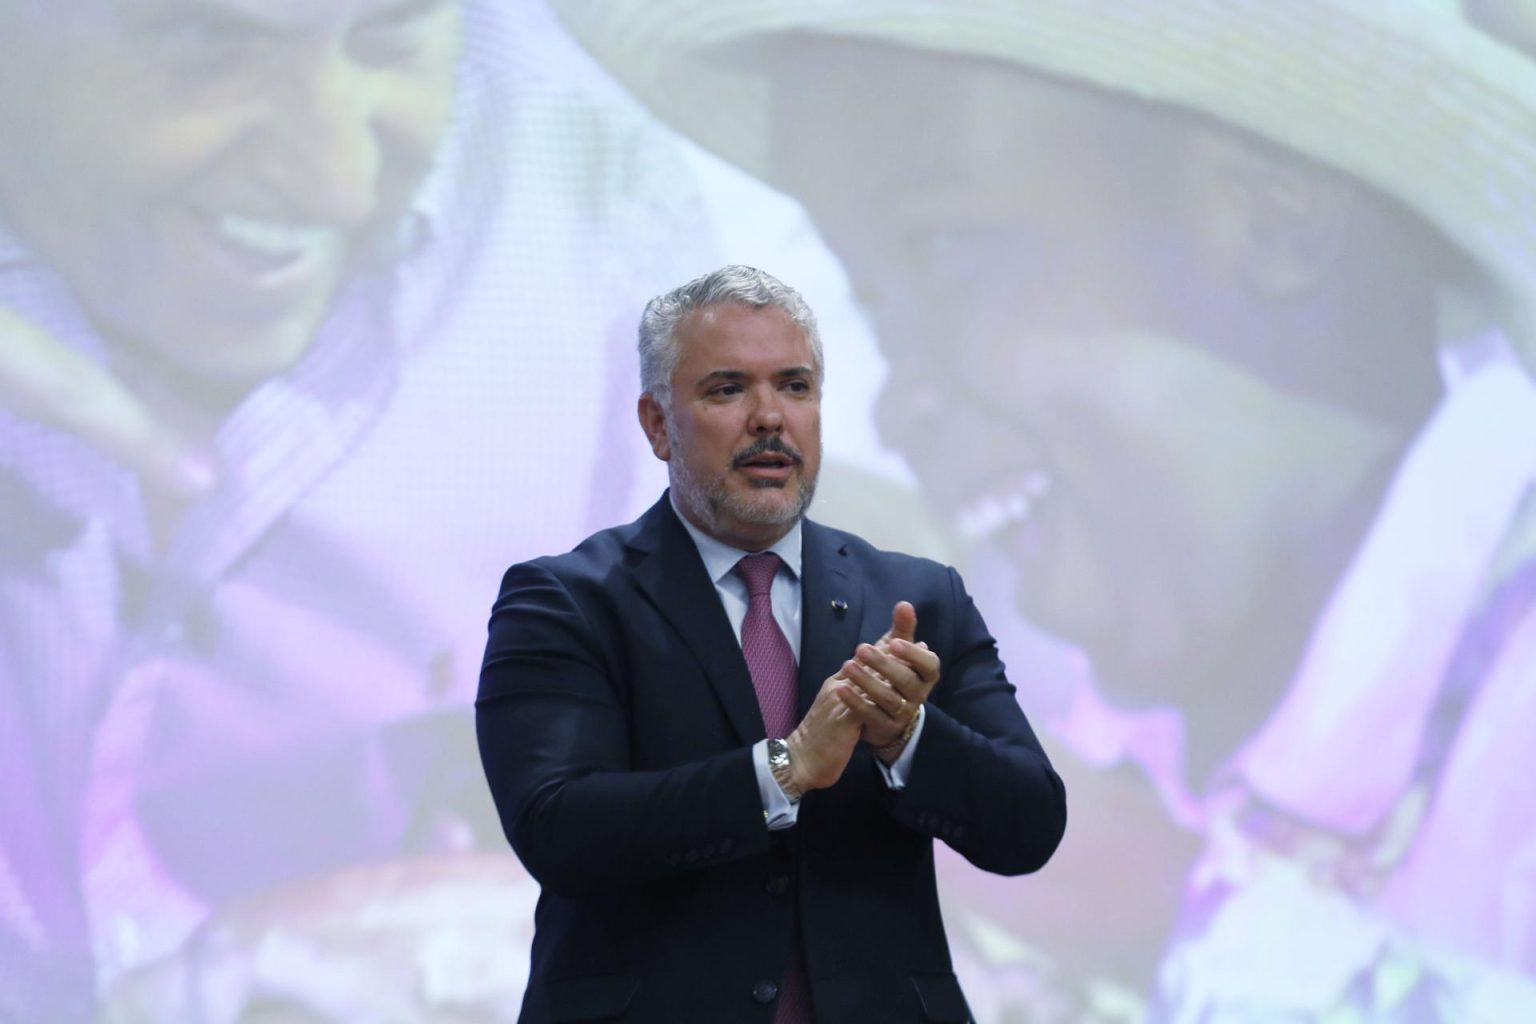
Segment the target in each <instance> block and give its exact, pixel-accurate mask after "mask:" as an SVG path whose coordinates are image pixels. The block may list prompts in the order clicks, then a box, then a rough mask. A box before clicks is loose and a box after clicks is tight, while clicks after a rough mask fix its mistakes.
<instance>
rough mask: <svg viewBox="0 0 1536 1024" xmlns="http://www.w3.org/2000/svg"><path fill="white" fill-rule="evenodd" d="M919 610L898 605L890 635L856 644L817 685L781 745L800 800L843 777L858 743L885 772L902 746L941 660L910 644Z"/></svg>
mask: <svg viewBox="0 0 1536 1024" xmlns="http://www.w3.org/2000/svg"><path fill="white" fill-rule="evenodd" d="M916 635H917V610H916V609H915V608H913V607H912V605H911V603H910V602H907V601H898V602H897V604H896V607H895V608H894V609H892V611H891V628H890V629H889V630H887V631H886V633H885V635H884V636H882V637H881V638H880V639H879V640H877V641H875V642H874V643H872V644H860V645H859V646H858V648H857V649H856V650H855V651H854V653H853V657H851V658H849V659H848V660H847V661H845V662H843V664H842V667H841V668H840V669H839V670H838V672H837V674H836V675H834V676H832V677H831V678H829V679H828V680H827V681H826V682H824V683H822V684H821V690H820V691H819V692H818V693H817V694H816V699H815V701H813V702H812V704H811V709H810V710H809V711H808V712H806V715H805V718H804V719H802V720H801V722H800V724H799V725H797V726H796V727H795V730H794V731H793V732H792V733H790V734H789V736H788V737H787V738H786V742H787V743H788V744H789V751H790V771H791V772H792V773H793V775H794V778H795V782H796V784H797V785H798V786H799V788H800V789H801V791H802V792H805V791H809V790H812V789H825V788H826V787H828V786H830V785H832V784H833V783H835V782H836V781H837V780H838V779H839V778H841V777H842V774H843V769H844V768H846V767H847V766H848V760H849V758H851V757H852V756H853V751H854V748H855V747H857V746H858V744H859V743H860V741H862V742H863V743H865V744H866V745H867V746H868V747H869V748H870V749H871V751H872V752H873V753H874V755H875V756H876V757H878V758H880V760H881V761H883V762H884V763H885V764H887V765H890V764H894V763H895V761H896V759H897V758H898V757H900V756H901V752H902V750H903V749H904V748H905V746H906V740H907V737H909V736H910V735H911V733H910V731H909V730H910V728H911V726H912V724H913V722H914V721H915V719H916V717H917V712H918V708H920V707H922V705H923V703H924V702H925V701H926V700H927V699H928V694H929V693H930V692H932V690H933V687H934V684H936V683H937V682H938V681H939V672H940V663H939V656H938V655H937V654H935V653H934V652H933V651H931V650H929V649H928V645H927V644H925V643H919V642H917V640H916Z"/></svg>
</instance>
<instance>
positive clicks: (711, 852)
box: [704, 843, 715, 860]
mask: <svg viewBox="0 0 1536 1024" xmlns="http://www.w3.org/2000/svg"><path fill="white" fill-rule="evenodd" d="M714 856H715V844H714V843H705V844H704V859H705V860H713V859H714Z"/></svg>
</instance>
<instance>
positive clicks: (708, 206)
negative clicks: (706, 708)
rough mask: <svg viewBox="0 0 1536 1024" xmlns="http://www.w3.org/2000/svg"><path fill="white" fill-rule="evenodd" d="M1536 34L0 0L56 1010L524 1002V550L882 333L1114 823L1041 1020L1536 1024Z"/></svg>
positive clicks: (932, 544)
mask: <svg viewBox="0 0 1536 1024" xmlns="http://www.w3.org/2000/svg"><path fill="white" fill-rule="evenodd" d="M1533 54H1536V5H1533V4H1531V3H1529V2H1527V0H1461V2H1456V0H1391V2H1365V0H1295V2H1287V3H1284V4H1280V3H1257V2H1249V0H1160V2H1153V0H1119V2H1113V3H1112V2H1108V0H956V2H950V3H938V2H931V0H928V2H925V0H820V2H813V0H711V2H709V3H704V2H692V0H660V2H658V0H644V2H642V0H611V2H596V0H549V2H548V3H544V2H541V0H512V2H508V0H485V2H481V0H282V2H279V3H274V2H271V0H50V2H48V3H43V2H41V0H0V342H3V343H0V523H3V526H4V529H3V530H0V1021H11V1020H15V1021H28V1022H31V1021H48V1022H52V1021H60V1022H73V1021H93V1020H105V1021H133V1022H138V1021H145V1022H149V1021H154V1022H161V1021H166V1022H179V1021H188V1022H192V1021H220V1022H222V1021H240V1022H267V1021H273V1022H275V1021H316V1022H322V1021H323V1022H333V1021H335V1022H341V1021H360V1022H363V1021H367V1022H373V1021H402V1022H403V1021H510V1020H515V1018H516V1010H517V1005H518V1001H519V999H520V996H521V991H522V986H523V980H524V974H525V972H526V966H527V962H526V955H527V944H528V940H529V938H530V936H531V931H532V921H531V914H532V905H533V900H534V898H535V896H536V888H535V885H534V883H533V882H532V881H531V880H529V879H528V877H527V876H526V874H525V873H524V872H523V871H522V869H521V868H520V866H519V865H518V864H517V862H516V860H515V858H513V857H512V856H511V854H510V853H509V852H507V850H506V845H505V841H504V839H503V838H502V837H501V835H500V833H499V828H498V826H497V823H496V819H495V816H494V813H493V811H492V809H491V807H490V802H489V800H488V798H487V794H486V792H485V785H484V780H483V778H482V777H481V774H480V768H479V763H478V758H477V755H476V752H475V747H474V742H473V735H472V727H471V722H472V719H471V709H470V704H471V702H472V699H473V694H474V689H475V685H476V677H477V673H478V666H479V658H480V653H481V649H482V647H483V643H484V622H485V616H486V614H487V612H488V609H489V606H490V601H491V599H492V598H493V596H494V593H495V587H496V585H497V581H498V580H499V578H500V574H501V572H502V571H503V570H504V569H505V567H506V566H507V565H509V564H510V563H512V562H514V561H518V560H521V559H524V558H528V557H532V556H534V555H538V554H543V553H549V552H553V551H559V550H565V549H567V548H569V547H570V546H571V545H573V544H574V543H576V542H577V541H579V540H580V539H581V538H582V537H584V536H586V535H587V534H588V533H590V532H592V531H593V530H595V529H598V528H601V527H604V526H607V525H611V524H613V523H617V522H621V521H624V520H627V519H629V518H632V517H633V516H634V515H636V514H638V513H639V512H640V511H642V510H643V509H644V508H645V507H647V506H648V505H649V504H650V503H651V502H652V501H654V500H655V497H656V496H657V494H659V492H660V490H661V488H662V487H663V486H664V483H665V475H664V473H663V472H662V468H663V467H662V464H661V463H658V462H655V461H654V460H653V459H651V458H649V456H648V450H647V448H646V446H645V444H644V441H643V438H642V436H641V433H640V431H639V430H638V429H637V427H636V423H635V420H634V401H635V397H636V392H637V389H638V383H637V366H636V359H635V356H634V354H633V353H634V346H633V339H634V331H635V323H636V321H637V319H638V315H639V311H640V308H641V306H642V305H643V303H644V301H645V300H646V299H647V298H649V297H650V296H651V295H653V294H655V293H657V292H660V291H662V290H664V289H666V288H669V287H671V286H673V285H675V284H677V283H680V282H681V281H684V280H686V279H688V278H690V277H693V276H695V275H697V274H699V273H702V272H704V271H706V270H709V269H712V268H714V267H715V266H717V265H719V264H721V263H724V262H743V263H748V264H752V265H756V266H761V267H763V268H764V269H767V270H769V271H770V272H772V273H774V274H776V275H778V276H780V277H782V278H783V279H784V280H786V281H788V282H789V283H791V284H793V285H795V286H796V287H797V288H800V289H801V290H802V291H803V292H804V293H805V295H806V297H807V298H808V300H809V301H810V303H811V305H812V307H813V308H815V309H816V310H817V312H818V314H819V316H820V319H821V321H822V332H823V336H824V337H825V338H826V343H827V363H828V384H827V390H826V397H825V399H824V408H825V411H824V415H825V417H826V435H827V436H826V441H827V457H828V462H827V466H826V471H825V473H824V482H823V487H822V489H821V492H820V494H819V496H818V502H817V506H816V507H815V509H813V512H812V514H813V515H814V516H815V517H816V518H818V519H820V520H822V521H825V522H828V523H830V524H832V525H837V526H841V527H844V528H848V529H852V530H855V531H856V532H860V533H863V534H864V535H866V536H868V537H870V538H871V539H873V540H875V541H876V542H878V543H883V544H886V545H888V546H892V547H899V548H902V549H905V550H909V551H914V552H916V553H921V554H927V555H930V556H932V557H937V558H941V559H944V560H946V561H951V562H953V563H955V564H957V565H958V566H959V567H960V569H961V571H962V572H963V573H964V574H965V576H966V579H967V582H968V584H969V585H970V586H971V587H972V589H973V591H974V592H976V593H977V594H978V600H979V602H980V603H981V606H982V609H983V611H984V614H985V615H986V617H987V619H988V622H989V624H990V625H991V627H992V629H993V631H994V633H995V634H996V635H997V636H998V638H999V643H1000V645H1001V647H1002V651H1003V655H1004V658H1005V659H1006V660H1007V661H1008V663H1009V666H1010V676H1011V678H1012V679H1013V681H1014V682H1015V684H1016V685H1017V686H1018V696H1019V700H1020V702H1021V704H1022V705H1023V707H1024V708H1025V710H1026V712H1027V713H1028V714H1029V715H1030V717H1031V719H1032V721H1034V722H1035V724H1036V725H1037V727H1038V728H1039V730H1040V732H1041V733H1042V739H1043V740H1044V741H1045V742H1046V743H1047V745H1048V746H1049V748H1050V751H1051V754H1052V757H1053V759H1054V760H1055V761H1056V762H1057V765H1058V768H1059V769H1060V770H1061V772H1062V774H1063V776H1064V778H1065V780H1066V782H1067V788H1068V790H1069V793H1070V794H1071V795H1070V804H1071V822H1070V825H1069V828H1068V832H1067V838H1066V840H1065V842H1064V844H1063V846H1062V848H1061V850H1060V852H1059V853H1058V854H1057V856H1056V858H1055V859H1054V860H1053V861H1052V863H1051V864H1050V865H1049V866H1048V867H1047V868H1046V869H1045V870H1044V871H1042V872H1041V873H1039V874H1038V875H1036V876H1032V877H1030V878H1025V879H1000V878H994V877H990V876H983V875H981V874H979V873H977V872H975V871H974V870H972V869H969V868H968V866H966V865H964V864H963V862H961V861H960V860H959V858H958V857H952V856H944V855H943V854H944V853H946V852H947V851H941V881H942V882H943V884H944V885H945V886H946V904H945V911H946V917H947V919H948V921H949V931H950V937H951V941H952V944H953V947H954V948H953V953H954V956H955V959H956V966H957V970H958V972H959V973H960V976H961V981H962V984H963V985H964V986H965V988H966V991H967V994H968V997H969V999H970V1002H971V1009H972V1011H973V1013H974V1015H975V1016H976V1019H977V1020H978V1021H981V1022H983V1024H992V1022H1014V1021H1020V1022H1022V1021H1031V1022H1032V1021H1047V1022H1050V1021H1063V1022H1066V1021H1105V1022H1110V1021H1117V1022H1118V1021H1125V1022H1129V1021H1181V1022H1182V1021H1188V1022H1215V1021H1236V1022H1247V1021H1253V1022H1265V1024H1268V1022H1277V1021H1284V1022H1291V1021H1296V1022H1302V1021H1307V1022H1312V1021H1316V1022H1324V1021H1327V1022H1335V1021H1338V1022H1345V1021H1391V1022H1419V1021H1511V1022H1512V1021H1522V1020H1529V1019H1536V791H1533V790H1532V789H1531V787H1530V786H1528V785H1527V784H1526V778H1527V777H1528V776H1529V774H1530V772H1531V769H1532V767H1533V762H1536V754H1533V752H1532V751H1533V747H1532V737H1536V490H1533V484H1536V383H1533V380H1532V374H1533V372H1536V369H1533V368H1536V56H1533Z"/></svg>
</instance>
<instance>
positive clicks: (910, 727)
mask: <svg viewBox="0 0 1536 1024" xmlns="http://www.w3.org/2000/svg"><path fill="white" fill-rule="evenodd" d="M916 731H917V712H916V711H914V712H912V717H911V718H909V719H908V720H907V727H906V728H905V729H903V730H901V736H900V737H898V738H897V739H894V740H891V742H889V743H886V744H883V745H881V746H878V747H871V748H870V749H871V750H873V751H874V752H875V753H877V754H886V753H890V752H891V751H893V750H895V751H900V750H904V749H905V748H906V746H907V741H908V740H910V739H911V738H912V734H913V733H914V732H916Z"/></svg>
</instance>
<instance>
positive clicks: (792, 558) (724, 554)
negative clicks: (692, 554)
mask: <svg viewBox="0 0 1536 1024" xmlns="http://www.w3.org/2000/svg"><path fill="white" fill-rule="evenodd" d="M667 498H668V500H669V501H671V503H672V511H674V512H676V513H677V518H678V519H679V520H681V521H682V524H683V529H685V530H687V531H688V536H690V537H692V538H693V544H694V546H695V547H697V548H698V549H699V557H700V558H702V559H703V560H704V568H705V570H707V571H708V572H709V579H710V582H712V583H714V584H715V585H716V586H718V585H719V584H720V581H721V580H723V579H725V578H726V577H727V576H729V575H730V574H731V573H732V572H733V571H734V570H735V568H736V563H737V562H739V561H741V560H742V559H743V558H745V557H746V556H747V555H755V554H758V553H759V552H756V551H743V550H741V549H740V548H733V547H731V546H730V545H729V544H727V543H725V542H724V541H720V540H716V539H715V538H714V537H711V536H710V535H709V534H707V533H705V532H704V531H703V530H701V529H699V528H698V527H697V526H694V525H693V524H692V523H691V522H689V521H688V517H687V516H685V515H683V511H682V509H680V508H678V507H677V496H676V495H674V494H672V493H670V492H669V493H668V495H667ZM801 522H802V521H801V520H799V519H797V520H795V525H794V526H791V527H790V528H789V532H788V533H786V534H785V535H784V536H782V537H780V538H779V539H778V540H777V541H776V542H774V543H773V544H772V545H771V546H770V547H768V548H765V549H764V550H766V551H772V552H773V553H774V554H776V555H778V556H779V559H780V560H781V561H782V562H783V563H784V565H785V567H787V568H788V569H789V571H790V573H791V574H792V575H793V576H794V578H795V579H797V580H798V579H799V578H800V533H801V531H800V524H801Z"/></svg>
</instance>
